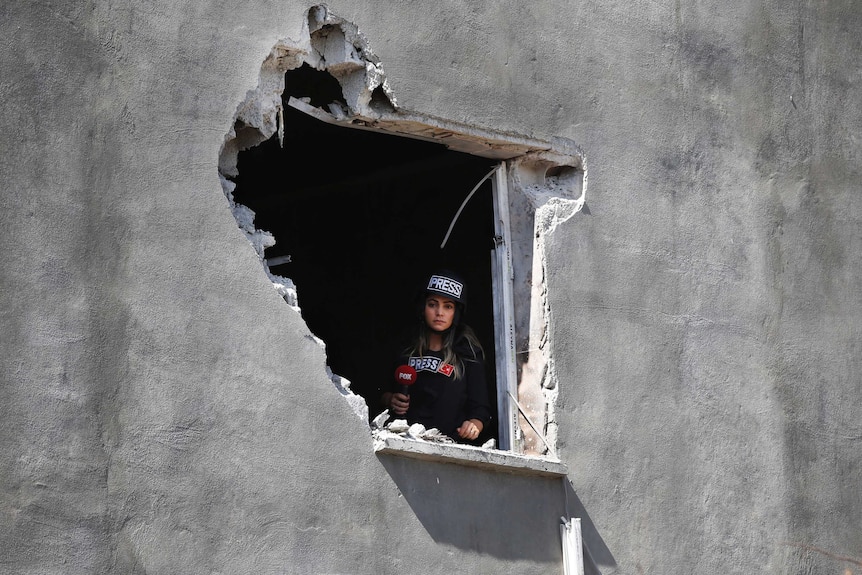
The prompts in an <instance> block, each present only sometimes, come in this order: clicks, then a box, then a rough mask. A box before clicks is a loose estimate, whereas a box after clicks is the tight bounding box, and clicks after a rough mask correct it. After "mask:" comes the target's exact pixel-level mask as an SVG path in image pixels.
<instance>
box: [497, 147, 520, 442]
mask: <svg viewBox="0 0 862 575" xmlns="http://www.w3.org/2000/svg"><path fill="white" fill-rule="evenodd" d="M491 184H492V187H493V191H492V194H493V198H494V249H493V250H492V251H491V288H492V291H493V302H494V339H495V341H494V349H495V351H496V353H495V354H494V355H495V357H496V368H497V418H498V433H499V438H498V445H499V448H500V449H502V450H506V451H511V450H512V448H513V446H514V445H515V441H516V439H517V437H518V431H519V427H518V420H517V417H518V411H517V409H516V406H515V405H514V401H513V400H512V398H514V397H517V393H518V373H517V367H516V364H515V303H514V273H513V271H512V251H511V249H510V246H511V241H512V232H511V229H510V223H509V222H510V219H509V186H508V181H507V175H506V163H505V162H502V163H500V165H499V166H497V171H496V173H495V174H494V177H493V178H492V180H491Z"/></svg>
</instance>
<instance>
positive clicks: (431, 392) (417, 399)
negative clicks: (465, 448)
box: [381, 271, 491, 442]
mask: <svg viewBox="0 0 862 575" xmlns="http://www.w3.org/2000/svg"><path fill="white" fill-rule="evenodd" d="M466 295H467V294H466V286H465V285H464V282H463V281H462V280H461V278H460V277H458V276H457V275H456V274H454V273H452V272H448V271H446V272H440V273H436V274H434V275H432V276H431V277H430V278H429V280H428V284H427V286H426V288H425V299H424V305H423V310H422V314H421V317H422V320H421V323H420V327H419V330H418V333H417V335H416V338H415V340H414V341H413V343H412V345H411V346H410V347H409V348H407V349H406V350H405V351H404V352H403V354H402V355H401V357H400V358H399V363H398V365H406V366H410V367H412V368H413V369H415V370H416V381H415V383H414V384H412V385H410V386H409V395H405V394H403V393H400V391H399V388H398V387H397V386H396V385H395V384H393V385H392V388H391V389H390V391H387V392H386V393H384V394H383V395H382V397H381V401H382V402H383V405H385V406H387V407H388V408H389V411H390V413H393V414H394V415H395V416H399V417H406V419H407V421H408V422H409V423H421V424H422V425H424V426H425V427H426V428H428V429H430V428H432V427H436V428H437V429H439V430H440V431H441V432H443V433H445V434H446V435H448V436H449V437H451V438H452V439H455V440H456V441H462V442H473V441H475V440H476V438H478V437H479V434H480V433H482V430H483V429H484V428H485V426H486V425H487V424H488V422H489V421H490V419H491V410H490V407H489V404H488V390H487V388H486V387H485V368H484V355H483V352H482V346H481V345H480V344H479V340H478V339H477V338H476V335H475V334H474V333H473V330H472V329H470V327H469V326H467V325H464V324H462V323H461V317H462V316H463V315H464V308H465V304H466V301H467V300H466Z"/></svg>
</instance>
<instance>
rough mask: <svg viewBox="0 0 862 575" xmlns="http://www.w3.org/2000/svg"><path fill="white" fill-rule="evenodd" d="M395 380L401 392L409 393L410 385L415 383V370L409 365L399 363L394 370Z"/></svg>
mask: <svg viewBox="0 0 862 575" xmlns="http://www.w3.org/2000/svg"><path fill="white" fill-rule="evenodd" d="M395 381H396V382H397V383H398V384H399V385H400V386H401V393H403V394H404V395H410V386H411V385H413V384H414V383H416V370H415V369H413V368H412V367H410V366H409V365H399V366H398V369H396V370H395Z"/></svg>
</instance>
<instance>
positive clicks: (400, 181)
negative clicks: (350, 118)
mask: <svg viewBox="0 0 862 575" xmlns="http://www.w3.org/2000/svg"><path fill="white" fill-rule="evenodd" d="M285 79H286V89H285V93H284V100H285V106H284V124H285V128H284V147H283V148H282V147H280V146H279V142H278V138H277V137H273V138H271V139H270V140H268V141H266V142H264V143H262V144H260V145H259V146H256V147H254V148H251V149H249V150H246V151H244V152H241V153H240V154H239V161H238V168H239V176H238V177H237V178H236V179H235V182H236V184H237V187H236V190H235V192H234V197H235V199H236V201H237V202H238V203H240V204H243V205H245V206H248V207H249V208H251V209H252V210H254V212H255V213H256V218H255V225H256V227H258V228H259V229H263V230H268V231H269V232H271V233H272V234H273V235H274V236H275V238H276V242H277V243H276V245H275V246H273V247H272V248H270V249H268V250H267V252H266V257H267V258H274V257H277V256H286V255H289V256H290V262H289V263H284V264H282V265H277V266H272V267H271V270H272V272H273V273H275V274H276V275H280V276H284V277H289V278H291V279H292V280H293V281H294V282H295V284H296V286H297V293H298V298H299V305H300V307H301V308H302V316H303V318H304V319H305V321H306V323H307V324H308V326H309V328H310V329H311V331H312V332H313V333H314V334H315V335H316V336H318V337H320V338H321V339H323V340H324V341H325V342H326V353H327V359H328V362H329V366H330V367H331V369H332V371H333V372H335V373H337V374H338V375H341V376H343V377H345V378H347V379H349V380H350V381H351V383H352V386H351V388H352V389H353V391H354V392H356V393H358V394H360V395H362V396H363V397H365V399H366V401H367V402H368V405H369V410H370V414H371V416H372V417H374V416H375V415H376V414H377V413H379V412H380V411H381V410H382V406H380V404H379V390H380V389H381V388H383V387H384V386H385V385H387V384H388V382H389V381H390V380H391V379H392V378H393V372H394V368H395V365H394V363H393V362H394V359H395V356H396V354H397V352H398V351H400V350H402V349H404V348H405V347H406V346H407V344H408V343H409V340H410V338H411V335H412V334H413V333H414V331H415V330H416V329H418V326H419V322H420V317H419V313H420V309H421V308H420V293H421V288H422V287H424V286H423V279H425V278H427V276H428V274H429V273H430V272H431V271H433V270H434V269H438V268H440V267H445V268H448V269H452V270H455V271H457V272H459V273H460V274H461V275H462V276H463V277H464V278H465V279H466V282H467V286H468V296H467V297H468V305H467V310H466V314H465V321H466V322H467V323H468V324H470V325H471V326H472V327H473V329H474V330H475V331H476V333H477V334H478V336H479V338H480V340H481V341H482V344H483V346H484V348H485V352H486V370H487V373H488V387H489V399H490V402H491V407H492V410H493V411H496V392H495V384H494V382H495V376H494V341H493V311H492V302H491V272H490V267H491V266H490V259H491V249H492V246H493V235H494V232H493V204H492V198H491V184H490V182H486V183H485V184H483V186H482V187H481V188H480V189H479V190H478V191H477V192H476V194H475V195H474V196H473V198H472V199H471V200H470V202H469V203H468V204H467V206H466V208H465V209H464V211H463V213H462V214H461V217H460V218H459V220H458V223H457V224H456V226H455V229H454V230H453V232H452V235H451V237H450V238H449V241H448V243H447V246H446V248H445V250H441V249H440V243H441V242H442V240H443V237H444V236H445V234H446V230H447V229H448V226H449V223H450V222H451V220H452V218H453V217H454V215H455V213H456V211H457V210H458V207H459V206H460V205H461V202H463V201H464V199H465V198H466V196H467V194H468V193H469V192H470V190H472V189H473V187H474V186H475V185H476V183H477V182H478V181H479V180H480V179H481V178H482V177H483V176H484V175H485V174H486V173H487V172H488V171H489V170H490V169H491V168H492V167H493V166H494V164H495V162H494V161H492V160H490V159H487V158H480V157H476V156H471V155H467V154H463V153H459V152H452V151H450V150H448V149H446V147H444V146H443V145H440V144H436V143H429V142H424V141H419V140H415V139H410V138H404V137H398V136H393V135H388V134H383V133H380V132H372V131H365V130H357V129H352V128H345V127H339V126H333V125H330V124H327V123H325V122H322V121H320V120H317V119H315V118H312V117H311V116H308V115H307V114H305V113H303V112H300V111H298V110H295V109H293V108H291V107H289V106H287V104H286V102H287V99H288V98H289V97H290V96H295V97H297V98H299V97H310V98H311V104H312V105H314V106H318V107H323V108H324V109H326V108H325V106H326V105H327V104H329V103H331V102H333V101H341V100H342V96H341V89H340V86H339V85H338V83H337V82H336V81H335V80H334V79H333V78H332V77H331V76H330V75H329V74H327V73H325V72H318V71H316V70H313V69H311V68H309V67H308V66H303V67H302V68H299V69H297V70H292V71H290V72H288V73H287V74H286V75H285ZM496 427H497V426H496V424H495V423H494V424H492V425H490V426H488V430H487V432H486V433H485V434H483V435H484V436H485V437H491V436H495V435H496Z"/></svg>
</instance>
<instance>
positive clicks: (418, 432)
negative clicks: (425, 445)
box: [407, 423, 425, 438]
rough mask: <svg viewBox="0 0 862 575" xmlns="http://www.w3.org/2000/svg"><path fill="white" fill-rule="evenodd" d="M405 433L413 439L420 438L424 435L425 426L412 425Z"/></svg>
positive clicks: (419, 424)
mask: <svg viewBox="0 0 862 575" xmlns="http://www.w3.org/2000/svg"><path fill="white" fill-rule="evenodd" d="M407 433H409V434H410V435H412V436H413V437H417V438H419V437H422V435H423V434H424V433H425V426H424V425H422V424H421V423H414V424H413V425H411V426H410V427H409V428H408V429H407Z"/></svg>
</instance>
